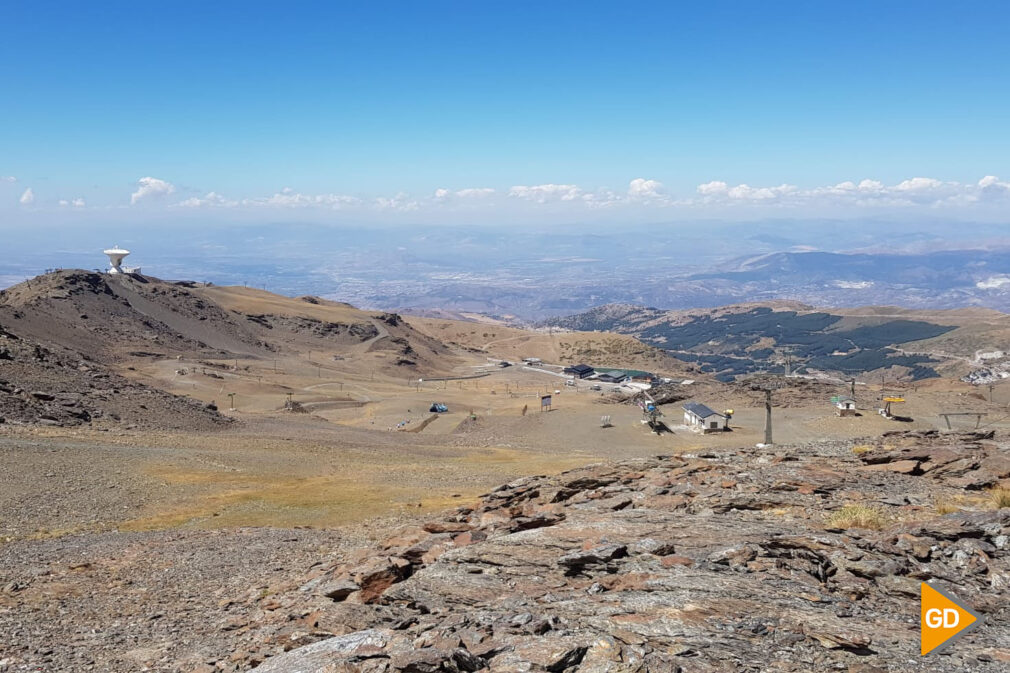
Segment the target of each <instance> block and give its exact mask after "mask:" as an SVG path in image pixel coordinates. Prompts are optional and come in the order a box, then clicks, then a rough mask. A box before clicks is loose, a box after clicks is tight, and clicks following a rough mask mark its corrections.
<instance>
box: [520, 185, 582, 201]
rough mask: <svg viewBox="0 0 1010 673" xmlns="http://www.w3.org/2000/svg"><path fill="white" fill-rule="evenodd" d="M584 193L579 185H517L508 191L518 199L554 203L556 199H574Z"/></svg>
mask: <svg viewBox="0 0 1010 673" xmlns="http://www.w3.org/2000/svg"><path fill="white" fill-rule="evenodd" d="M581 194H582V190H581V189H580V188H579V187H578V185H554V184H548V185H532V186H527V185H517V186H515V187H512V188H511V189H509V191H508V195H509V196H510V197H512V198H516V199H524V200H526V201H533V202H535V203H553V202H556V201H574V200H575V199H577V198H579V196H580V195H581Z"/></svg>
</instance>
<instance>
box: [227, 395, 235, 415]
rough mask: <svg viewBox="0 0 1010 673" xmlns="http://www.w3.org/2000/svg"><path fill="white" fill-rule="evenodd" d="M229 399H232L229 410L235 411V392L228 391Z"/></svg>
mask: <svg viewBox="0 0 1010 673" xmlns="http://www.w3.org/2000/svg"><path fill="white" fill-rule="evenodd" d="M228 399H230V400H231V402H230V409H229V411H235V393H228Z"/></svg>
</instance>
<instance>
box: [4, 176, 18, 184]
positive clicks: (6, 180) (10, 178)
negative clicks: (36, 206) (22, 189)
mask: <svg viewBox="0 0 1010 673" xmlns="http://www.w3.org/2000/svg"><path fill="white" fill-rule="evenodd" d="M17 181H18V179H17V178H16V177H14V176H13V175H4V176H0V182H17Z"/></svg>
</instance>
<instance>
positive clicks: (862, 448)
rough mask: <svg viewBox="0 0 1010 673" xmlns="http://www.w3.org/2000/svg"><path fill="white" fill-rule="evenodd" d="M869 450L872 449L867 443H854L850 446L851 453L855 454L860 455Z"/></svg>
mask: <svg viewBox="0 0 1010 673" xmlns="http://www.w3.org/2000/svg"><path fill="white" fill-rule="evenodd" d="M870 451H873V447H872V446H870V445H869V444H856V445H855V446H853V447H852V453H854V454H856V455H857V456H861V455H863V454H864V453H869V452H870Z"/></svg>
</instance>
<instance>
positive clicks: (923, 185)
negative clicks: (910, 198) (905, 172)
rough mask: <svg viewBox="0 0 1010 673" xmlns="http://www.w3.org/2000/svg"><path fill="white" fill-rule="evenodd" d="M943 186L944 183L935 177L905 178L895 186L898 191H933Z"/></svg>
mask: <svg viewBox="0 0 1010 673" xmlns="http://www.w3.org/2000/svg"><path fill="white" fill-rule="evenodd" d="M940 187H943V183H942V182H940V181H939V180H936V179H934V178H911V179H909V180H903V181H902V182H899V183H898V184H896V185H895V186H894V191H896V192H916V193H923V192H932V191H936V190H937V189H939V188H940Z"/></svg>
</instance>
